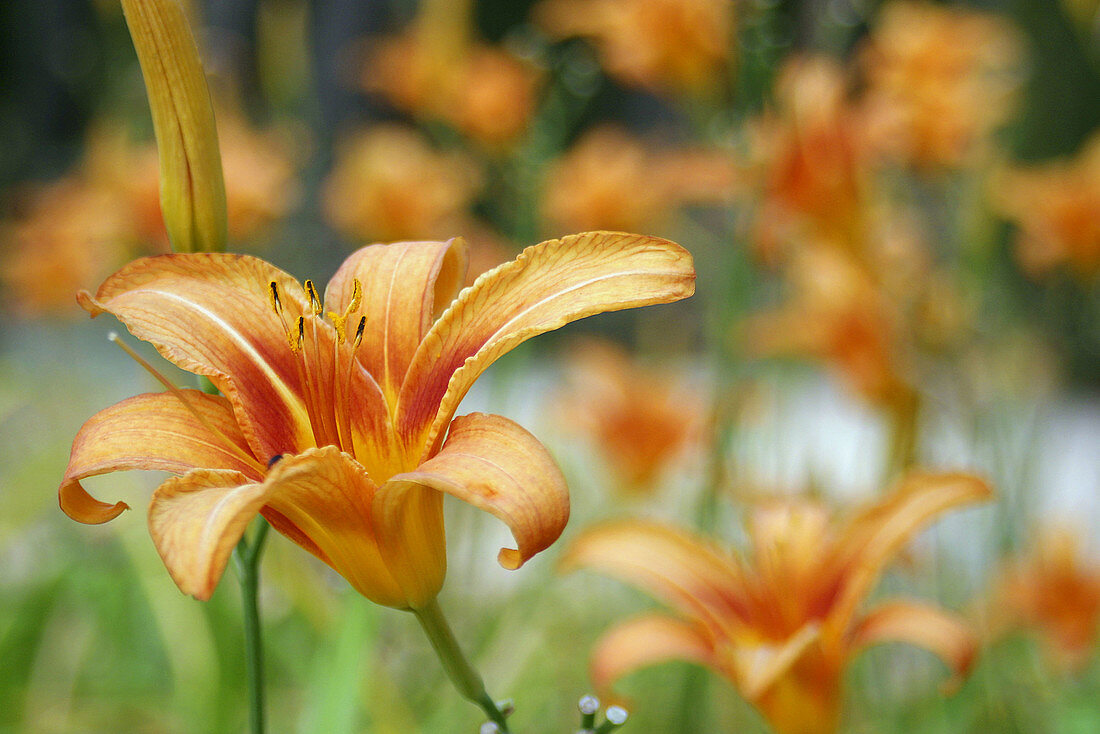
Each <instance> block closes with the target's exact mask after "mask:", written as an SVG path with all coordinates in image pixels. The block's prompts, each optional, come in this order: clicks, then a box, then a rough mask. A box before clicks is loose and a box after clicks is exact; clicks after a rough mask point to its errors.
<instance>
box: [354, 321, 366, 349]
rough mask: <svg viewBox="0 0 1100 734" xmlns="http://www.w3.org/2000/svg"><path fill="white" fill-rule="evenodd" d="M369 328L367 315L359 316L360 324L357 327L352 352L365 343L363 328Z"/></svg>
mask: <svg viewBox="0 0 1100 734" xmlns="http://www.w3.org/2000/svg"><path fill="white" fill-rule="evenodd" d="M366 328H367V317H366V316H361V317H360V318H359V326H358V327H357V328H356V329H355V342H354V343H353V344H352V347H351V349H352V354H355V351H356V350H357V349H359V345H360V344H362V343H363V330H364V329H366Z"/></svg>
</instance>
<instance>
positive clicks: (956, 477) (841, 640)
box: [563, 474, 991, 734]
mask: <svg viewBox="0 0 1100 734" xmlns="http://www.w3.org/2000/svg"><path fill="white" fill-rule="evenodd" d="M990 497H991V491H990V488H989V487H988V486H987V485H986V484H985V483H984V482H983V481H981V480H980V479H978V478H976V477H973V476H970V475H966V474H936V475H931V474H929V475H924V474H913V475H911V476H910V477H909V478H908V479H907V480H906V481H905V482H904V483H903V484H902V485H901V486H900V487H899V488H898V490H897V491H896V492H894V493H892V494H891V495H890V496H889V497H887V498H886V499H884V500H882V501H880V502H879V503H877V504H874V505H871V506H869V507H867V508H866V509H865V510H864V511H862V512H861V513H859V514H857V515H856V516H855V517H853V518H852V519H851V520H850V521H848V522H847V523H843V522H837V521H835V520H834V519H833V518H831V517H830V513H829V512H828V511H827V510H826V508H824V507H822V506H821V505H819V504H816V503H813V502H810V501H805V500H792V501H784V502H779V503H772V504H768V505H764V506H760V507H758V508H756V509H755V510H753V512H752V513H751V515H750V517H749V522H748V537H749V544H750V548H751V554H750V555H749V557H748V558H745V559H741V558H737V557H735V556H734V555H733V554H731V553H730V552H728V551H727V550H726V549H724V548H721V547H719V546H717V545H715V544H714V543H712V542H711V541H710V540H709V539H706V538H703V537H699V536H696V535H694V534H691V533H688V532H686V531H684V530H680V529H678V528H675V527H671V526H666V525H658V524H656V523H652V522H645V521H638V520H627V521H621V522H615V523H608V524H605V525H601V526H596V527H594V528H591V529H589V530H588V531H586V532H585V533H583V534H582V535H581V536H580V537H579V538H577V540H576V541H574V543H573V544H572V545H571V546H570V548H569V549H568V550H567V552H566V555H565V557H564V558H563V564H564V566H565V567H566V568H567V569H573V568H592V569H595V570H597V571H601V572H603V573H606V574H609V575H611V576H614V577H616V578H619V579H621V580H623V581H626V582H628V583H631V584H633V585H636V586H638V587H640V588H642V589H643V590H645V591H647V592H648V593H650V594H652V595H653V596H654V597H655V598H657V599H659V600H661V601H662V602H664V603H665V604H667V605H668V606H669V607H671V609H672V610H673V611H674V612H675V613H676V616H668V615H664V614H660V613H646V614H643V615H641V616H639V617H635V618H634V619H630V620H627V621H626V622H623V623H621V624H620V625H619V626H617V627H615V628H613V629H612V630H611V631H610V632H608V633H606V634H605V636H604V637H603V638H602V639H601V640H600V641H599V642H598V643H597V646H596V649H595V651H594V652H593V656H592V678H593V681H594V682H595V684H596V686H597V688H598V689H601V690H604V689H607V688H608V687H609V686H611V685H612V684H613V683H615V681H617V680H618V679H619V678H621V677H622V676H624V675H626V674H628V673H630V672H632V671H634V670H636V669H638V668H641V667H644V666H647V665H652V664H655V663H660V662H664V661H667V660H673V659H679V660H687V661H690V662H695V663H698V664H701V665H705V666H707V667H709V668H711V669H713V670H715V671H716V672H718V673H720V674H721V675H722V676H724V677H725V678H726V679H728V680H729V681H730V683H731V684H733V685H734V686H735V687H736V688H737V689H738V691H740V692H741V694H742V695H743V696H745V698H746V699H748V700H749V701H751V702H752V703H753V704H755V705H756V706H757V707H758V708H759V709H760V711H761V713H763V715H764V717H765V718H766V719H767V721H768V723H769V724H770V725H771V726H772V728H773V729H774V730H775V731H776V732H778V733H779V734H828V733H829V732H834V731H836V729H837V725H838V721H839V714H840V704H841V701H842V681H843V673H844V669H845V667H846V666H847V664H848V663H849V662H850V661H851V660H852V659H853V658H854V657H855V656H856V655H857V654H858V653H859V652H860V651H861V650H863V649H864V648H866V647H868V646H870V645H874V644H878V643H881V642H893V641H902V642H908V643H910V644H913V645H917V646H920V647H923V648H925V649H928V650H930V651H932V652H934V653H935V654H937V655H938V656H939V657H940V658H941V659H942V660H943V661H944V662H945V663H946V664H947V665H948V666H949V667H950V668H951V670H952V671H953V672H954V673H955V674H956V675H957V676H962V675H965V674H966V673H967V671H968V670H969V668H970V666H971V665H972V663H973V662H974V659H975V656H976V654H977V647H978V640H977V637H976V635H975V634H974V632H973V631H972V630H971V629H970V627H969V625H968V624H967V623H966V622H964V621H963V620H962V618H961V617H959V616H958V615H956V614H954V613H952V612H948V611H946V610H943V609H940V608H938V607H935V606H932V605H930V604H926V603H923V602H917V601H915V600H907V599H906V600H903V599H898V600H892V601H888V602H885V603H880V604H879V605H878V606H876V607H874V608H873V609H871V610H869V611H865V612H864V611H860V609H859V607H860V605H861V604H862V603H863V602H864V601H865V599H866V597H867V596H868V594H869V593H870V592H871V590H872V589H873V587H874V586H875V584H876V583H877V581H878V579H879V577H880V576H881V574H882V572H883V570H884V568H885V567H886V566H887V564H888V563H889V562H890V561H891V560H892V559H893V558H894V556H895V555H896V554H897V553H898V552H899V551H900V550H901V548H902V547H903V546H904V544H905V543H906V542H907V541H908V540H909V539H910V538H911V537H912V536H913V535H915V534H916V533H917V532H918V531H919V530H920V529H922V528H923V527H924V526H925V525H927V524H928V523H930V522H931V521H932V520H934V519H935V518H936V517H937V516H938V515H940V514H941V513H942V512H944V511H946V510H948V509H951V508H953V507H957V506H960V505H964V504H970V503H973V502H978V501H984V500H988V499H989V498H990Z"/></svg>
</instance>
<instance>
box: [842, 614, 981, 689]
mask: <svg viewBox="0 0 1100 734" xmlns="http://www.w3.org/2000/svg"><path fill="white" fill-rule="evenodd" d="M882 642H908V643H909V644H910V645H916V646H917V647H920V648H923V649H925V650H928V651H929V652H932V653H935V654H936V655H937V656H938V657H939V658H940V660H942V661H943V662H944V663H946V664H947V667H948V668H950V669H951V672H952V674H953V677H952V680H951V682H949V684H948V685H949V686H951V685H954V684H957V683H959V682H961V679H962V677H963V676H965V675H966V674H967V673H968V672H969V671H970V668H971V666H972V665H973V663H974V660H975V658H976V657H977V655H978V645H979V643H978V637H977V635H976V634H975V633H974V628H973V627H972V626H971V625H970V624H968V623H967V622H966V620H964V619H963V618H962V617H960V616H959V615H957V614H954V613H952V612H949V611H947V610H945V609H940V608H939V607H934V606H932V605H930V604H924V603H921V602H917V601H902V600H896V601H890V602H886V603H883V604H880V605H879V606H877V607H875V608H874V609H873V610H872V611H870V612H868V613H867V615H866V616H864V617H863V619H862V620H860V622H859V624H857V625H856V627H855V628H854V629H853V630H852V643H851V644H852V647H853V655H854V654H856V653H858V651H859V650H862V649H863V648H865V647H870V646H871V645H877V644H879V643H882Z"/></svg>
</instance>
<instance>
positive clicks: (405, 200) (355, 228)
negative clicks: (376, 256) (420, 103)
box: [324, 124, 481, 240]
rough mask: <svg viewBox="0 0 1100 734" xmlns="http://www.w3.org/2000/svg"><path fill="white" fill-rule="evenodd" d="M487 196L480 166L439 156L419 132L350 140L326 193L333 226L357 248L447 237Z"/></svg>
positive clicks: (391, 131)
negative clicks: (359, 243)
mask: <svg viewBox="0 0 1100 734" xmlns="http://www.w3.org/2000/svg"><path fill="white" fill-rule="evenodd" d="M480 188H481V177H480V175H479V172H478V171H477V169H476V168H475V166H474V164H473V162H472V161H471V160H469V159H468V158H466V157H465V156H463V155H461V154H459V153H446V152H438V151H436V150H434V149H433V148H432V147H431V145H429V144H428V142H427V141H426V140H424V138H423V137H422V136H421V135H419V134H418V133H417V132H416V131H414V130H412V129H410V128H406V127H402V126H400V125H390V124H385V125H376V126H374V127H371V128H369V129H367V130H363V131H360V132H358V133H356V134H354V135H352V136H351V137H349V138H348V139H346V140H344V141H343V142H342V144H341V145H340V146H339V148H338V149H337V153H336V163H335V165H334V166H333V169H332V172H331V173H330V174H329V176H328V178H327V179H326V181H325V185H324V209H325V218H326V219H327V220H328V221H329V223H330V224H332V225H333V226H334V227H335V228H337V229H338V230H340V231H341V232H343V233H344V234H346V235H347V236H348V237H350V238H353V239H356V240H363V239H366V240H372V239H377V240H401V239H419V238H431V237H440V236H443V233H445V232H455V231H468V230H467V229H466V228H462V229H459V227H460V225H462V224H464V222H463V220H464V219H465V218H466V217H467V213H466V212H467V209H468V208H469V206H470V204H471V203H472V202H473V199H474V197H475V196H476V195H477V192H478V190H479V189H480Z"/></svg>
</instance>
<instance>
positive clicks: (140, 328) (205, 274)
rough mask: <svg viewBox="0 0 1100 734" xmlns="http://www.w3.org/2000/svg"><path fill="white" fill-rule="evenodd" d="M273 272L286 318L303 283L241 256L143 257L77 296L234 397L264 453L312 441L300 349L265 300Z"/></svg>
mask: <svg viewBox="0 0 1100 734" xmlns="http://www.w3.org/2000/svg"><path fill="white" fill-rule="evenodd" d="M272 281H274V282H276V283H278V286H279V289H280V296H281V301H282V304H283V306H284V308H285V309H286V317H287V321H288V323H290V324H291V325H292V326H293V325H294V324H296V323H297V319H298V316H299V314H301V313H303V312H306V310H307V308H308V300H307V298H306V296H305V294H304V292H303V290H302V287H301V286H300V285H299V284H298V283H297V281H295V280H294V279H293V278H291V277H290V276H289V275H287V274H286V273H284V272H283V271H281V270H279V269H278V268H276V267H274V266H273V265H269V264H268V263H266V262H264V261H263V260H260V259H258V258H254V257H249V256H247V255H228V254H212V253H191V254H185V255H160V256H157V257H146V258H141V259H139V260H135V261H134V262H132V263H130V264H128V265H127V266H126V267H124V268H122V269H121V270H119V271H118V272H117V273H115V274H114V275H112V276H111V277H110V278H108V279H107V280H106V281H105V282H104V283H103V285H102V286H100V288H99V291H98V292H97V293H96V295H95V297H94V298H92V297H91V296H90V295H89V294H87V293H84V292H82V293H81V294H80V302H81V305H82V306H84V308H85V309H86V310H87V311H88V312H89V313H91V314H92V315H93V316H96V315H98V314H100V313H102V312H104V311H106V312H109V313H112V314H114V315H115V316H116V317H117V318H118V319H119V321H121V322H122V323H124V324H125V325H126V327H127V328H128V329H129V330H130V331H131V333H133V334H134V336H136V337H138V338H139V339H144V340H145V341H148V342H150V343H152V344H153V345H154V346H155V347H156V348H157V350H158V351H159V352H160V353H161V354H162V355H164V357H166V358H167V359H168V360H170V361H172V362H173V363H175V364H176V365H178V366H180V367H182V368H183V369H185V370H187V371H189V372H194V373H197V374H200V375H204V376H206V377H208V378H210V380H211V381H212V382H213V383H214V384H215V385H216V386H217V387H218V389H219V390H221V391H222V392H223V393H224V394H225V395H226V397H228V398H229V400H230V402H231V403H232V404H233V406H234V409H235V410H236V413H237V418H238V422H239V423H240V424H241V429H242V431H243V432H244V435H245V436H247V437H248V439H249V443H250V444H251V445H252V447H253V451H254V453H256V454H257V455H258V456H260V457H261V458H263V459H264V460H265V461H266V460H267V459H268V458H270V457H271V456H274V455H276V454H283V453H296V452H298V451H300V450H302V449H303V448H306V447H307V446H310V445H312V443H313V438H312V432H311V431H310V426H309V421H308V419H307V417H306V414H305V411H304V408H303V403H302V398H301V392H302V387H301V384H300V380H299V377H298V371H297V366H296V360H297V359H298V357H296V355H295V354H294V353H293V352H292V351H291V349H290V348H289V345H288V344H287V337H286V334H285V332H284V330H283V326H282V325H281V323H280V321H279V318H278V317H277V316H276V314H275V313H274V311H273V310H272V307H271V303H270V301H269V297H270V296H269V294H270V283H271V282H272ZM326 328H328V330H329V331H331V327H327V325H326ZM330 338H331V336H330ZM328 349H329V350H331V349H332V347H331V345H329V347H328Z"/></svg>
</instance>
